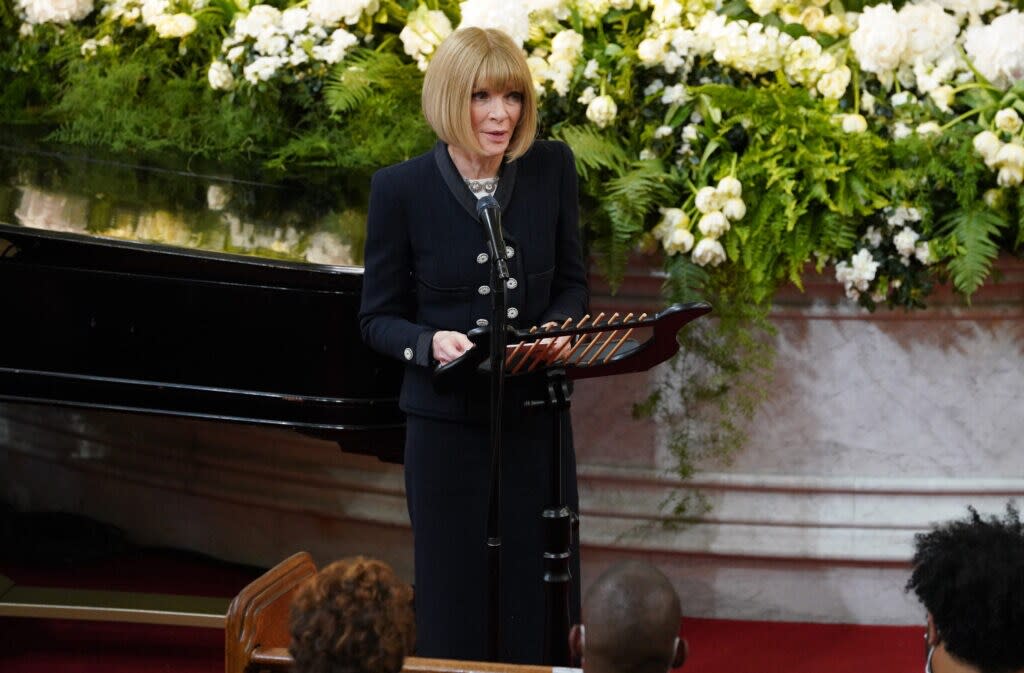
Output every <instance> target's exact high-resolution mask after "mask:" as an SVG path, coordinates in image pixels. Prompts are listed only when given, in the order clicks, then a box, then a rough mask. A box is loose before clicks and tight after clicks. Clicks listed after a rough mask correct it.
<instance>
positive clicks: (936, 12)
mask: <svg viewBox="0 0 1024 673" xmlns="http://www.w3.org/2000/svg"><path fill="white" fill-rule="evenodd" d="M899 18H900V21H901V22H902V23H903V25H904V26H905V29H906V34H907V44H906V51H904V53H903V57H902V60H903V62H904V63H913V62H914V60H915V59H922V60H924V61H935V60H938V59H939V58H940V57H941V56H943V55H945V54H947V53H948V52H950V51H951V50H952V49H953V45H954V44H955V42H956V36H957V33H959V32H960V22H959V21H957V20H956V19H954V18H953V17H952V16H950V15H949V14H946V12H944V11H943V10H942V7H940V6H939V5H937V4H934V3H933V2H929V1H928V0H925V1H924V2H918V3H907V4H906V5H904V6H903V7H902V8H901V9H900V11H899Z"/></svg>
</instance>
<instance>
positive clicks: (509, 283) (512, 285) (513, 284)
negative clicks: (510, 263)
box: [505, 278, 519, 290]
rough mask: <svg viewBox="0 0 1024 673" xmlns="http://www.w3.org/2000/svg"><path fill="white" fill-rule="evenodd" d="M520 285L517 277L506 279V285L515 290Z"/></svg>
mask: <svg viewBox="0 0 1024 673" xmlns="http://www.w3.org/2000/svg"><path fill="white" fill-rule="evenodd" d="M518 286H519V281H517V280H516V279H515V278H509V279H508V280H506V281H505V287H507V288H508V289H510V290H514V289H516V287H518Z"/></svg>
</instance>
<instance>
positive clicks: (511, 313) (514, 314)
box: [506, 306, 519, 320]
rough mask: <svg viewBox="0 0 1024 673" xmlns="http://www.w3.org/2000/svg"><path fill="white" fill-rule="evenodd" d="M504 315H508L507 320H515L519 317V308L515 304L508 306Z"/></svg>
mask: <svg viewBox="0 0 1024 673" xmlns="http://www.w3.org/2000/svg"><path fill="white" fill-rule="evenodd" d="M506 315H508V319H509V320H515V319H516V318H518V317H519V309H517V308H516V307H515V306H510V307H509V309H508V313H507V314H506Z"/></svg>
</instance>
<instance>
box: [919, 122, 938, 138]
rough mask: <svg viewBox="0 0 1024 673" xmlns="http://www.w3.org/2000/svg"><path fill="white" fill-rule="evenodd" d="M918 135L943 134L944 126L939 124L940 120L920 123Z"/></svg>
mask: <svg viewBox="0 0 1024 673" xmlns="http://www.w3.org/2000/svg"><path fill="white" fill-rule="evenodd" d="M917 135H919V136H938V135H942V127H941V126H939V123H938V122H924V123H923V124H920V125H918V127H917Z"/></svg>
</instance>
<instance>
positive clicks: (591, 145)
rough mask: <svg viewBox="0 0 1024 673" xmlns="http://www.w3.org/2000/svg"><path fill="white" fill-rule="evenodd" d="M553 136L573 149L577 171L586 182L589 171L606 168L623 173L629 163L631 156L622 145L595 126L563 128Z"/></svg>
mask: <svg viewBox="0 0 1024 673" xmlns="http://www.w3.org/2000/svg"><path fill="white" fill-rule="evenodd" d="M553 135H554V136H555V137H556V138H558V139H559V140H561V141H563V142H565V143H566V144H567V145H569V147H571V148H572V152H573V154H575V155H576V169H577V170H578V171H579V172H580V175H581V176H582V177H583V179H584V180H586V179H587V176H588V173H587V171H588V170H598V169H601V168H606V169H609V170H612V171H615V172H616V173H621V172H622V171H623V170H624V169H625V167H626V165H627V164H628V163H629V156H628V155H627V154H626V151H625V150H624V149H623V148H622V145H621V144H619V142H618V141H617V140H615V139H614V138H609V137H607V136H605V135H604V134H602V133H601V132H600V131H599V130H598V129H596V128H595V127H593V126H590V125H587V126H563V127H561V128H560V129H558V130H557V131H555V133H554V134H553Z"/></svg>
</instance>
